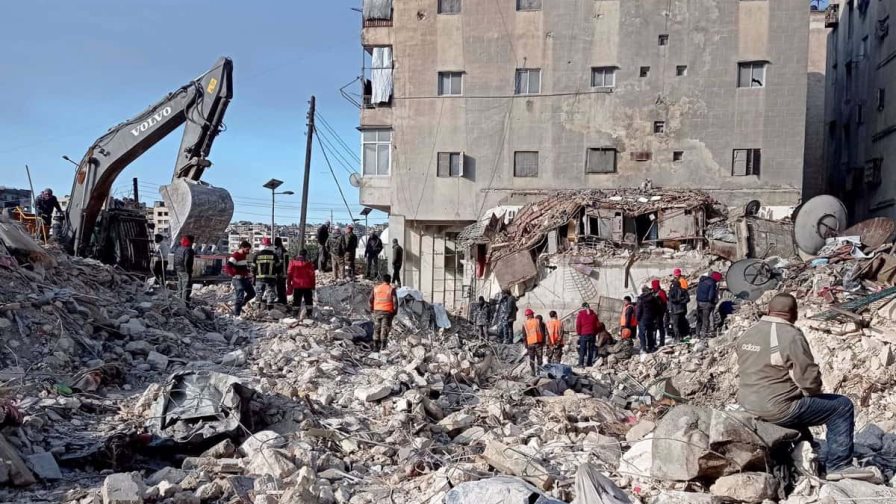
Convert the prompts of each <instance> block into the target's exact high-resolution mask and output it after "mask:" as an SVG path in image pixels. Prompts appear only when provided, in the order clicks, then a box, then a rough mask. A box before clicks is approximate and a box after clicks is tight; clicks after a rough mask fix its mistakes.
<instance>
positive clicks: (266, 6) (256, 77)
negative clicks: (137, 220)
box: [0, 0, 386, 223]
mask: <svg viewBox="0 0 896 504" xmlns="http://www.w3.org/2000/svg"><path fill="white" fill-rule="evenodd" d="M359 6H360V0H317V1H311V0H300V1H296V0H292V1H277V2H264V1H261V2H242V1H231V0H219V1H209V0H191V1H189V2H182V1H174V0H153V1H152V2H123V1H120V0H117V1H113V0H89V1H88V0H85V1H79V2H59V1H49V0H29V1H27V2H10V3H8V4H5V5H4V8H3V11H4V13H3V16H2V19H0V48H2V49H0V118H2V119H0V185H5V186H12V187H25V188H27V186H28V180H27V177H26V174H25V169H24V167H25V165H26V164H28V165H29V166H30V167H31V173H32V177H33V181H34V186H35V188H36V189H37V190H40V189H41V188H43V187H52V188H53V189H54V191H55V192H56V193H57V194H59V195H62V194H68V193H69V191H70V189H71V184H72V177H73V173H74V166H72V165H71V164H69V163H68V162H67V161H64V160H63V159H62V158H61V156H62V155H68V156H69V157H71V158H72V159H75V160H76V161H77V160H79V159H81V157H82V156H83V155H84V153H85V151H86V150H87V148H88V147H89V146H90V145H91V144H92V143H93V141H94V140H95V139H96V138H97V137H99V136H100V135H102V134H103V133H105V131H106V130H107V129H108V128H110V127H112V126H113V125H115V124H117V123H118V122H120V121H123V120H125V119H127V118H130V117H132V116H134V115H136V114H137V113H139V112H141V111H142V110H143V109H145V108H146V107H148V106H149V105H151V104H153V103H155V102H156V101H158V100H159V99H161V98H162V97H163V96H164V95H165V94H166V93H167V92H169V91H171V90H173V89H175V88H177V87H179V86H181V85H183V84H185V83H187V82H188V81H190V80H191V79H193V78H194V77H196V76H197V75H199V74H201V73H202V72H204V71H205V70H207V69H208V68H209V67H210V66H211V65H212V64H213V63H214V62H215V60H216V59H217V58H218V57H219V56H229V57H231V58H232V59H233V61H234V79H233V80H234V84H233V87H234V97H233V101H232V102H231V104H230V107H229V109H228V111H227V116H226V117H225V123H226V125H227V131H225V132H224V133H222V134H221V135H220V136H219V137H218V138H217V140H216V142H215V145H214V148H213V149H212V153H211V156H210V159H211V160H212V162H214V166H213V167H212V168H211V169H210V170H208V171H206V174H205V176H204V180H206V181H208V182H209V183H211V184H213V185H216V186H220V187H224V188H226V189H228V190H229V191H230V193H231V194H232V195H233V197H234V201H235V204H236V215H235V219H244V220H253V221H267V220H270V191H269V190H267V189H264V188H262V187H261V185H262V184H263V183H264V182H266V181H267V180H268V179H270V178H278V179H281V180H283V181H285V184H284V186H283V187H282V188H281V190H293V191H295V192H296V195H295V196H278V205H277V207H278V208H277V221H278V222H281V223H287V222H297V221H298V220H299V217H298V216H299V203H300V201H301V196H300V194H301V183H302V165H303V162H304V149H305V147H304V145H305V114H306V112H307V108H308V103H307V102H308V99H309V97H310V96H311V95H312V94H313V95H316V97H317V102H318V110H319V112H320V114H321V115H322V116H323V117H324V118H325V119H326V120H327V121H328V122H329V123H330V124H331V125H332V126H333V128H334V129H335V131H336V132H337V133H338V134H339V136H340V137H341V138H342V139H343V140H344V141H345V142H346V144H347V145H348V146H349V147H350V148H351V150H352V153H353V154H354V155H355V156H357V155H358V151H359V149H358V142H359V139H358V132H357V131H356V129H355V127H356V126H357V123H358V109H357V108H356V107H354V106H353V105H351V104H350V103H348V102H347V101H346V100H345V99H344V98H342V96H341V95H340V93H339V88H340V87H342V86H343V85H345V84H347V83H349V82H350V81H352V79H354V78H355V77H356V76H357V75H358V74H359V73H360V71H361V70H360V65H361V47H360V41H359V32H360V14H359V13H358V12H356V11H353V10H352V8H353V7H359ZM357 87H358V86H357V84H356V85H353V86H351V88H350V89H351V90H352V91H354V92H357V89H356V88H357ZM319 129H320V130H322V128H319ZM179 145H180V131H176V132H175V133H173V134H172V135H169V136H168V138H167V139H165V140H163V141H162V142H160V143H158V144H157V145H156V146H155V147H153V149H151V150H150V151H148V152H147V153H145V154H144V155H143V156H142V157H141V158H139V159H138V160H137V161H135V162H134V163H133V164H131V165H130V166H129V167H128V168H127V169H126V170H125V171H124V172H123V173H122V174H121V176H120V177H119V178H118V180H117V181H116V183H115V185H114V188H113V191H114V192H115V193H116V194H117V195H130V191H131V190H130V187H131V179H132V177H138V179H139V180H140V192H141V199H142V200H150V201H151V200H153V199H159V198H158V186H159V185H160V184H165V183H167V182H168V181H169V180H170V178H171V176H172V172H173V167H174V160H175V156H176V152H177V149H178V147H179ZM314 149H315V150H314V154H313V155H312V160H313V163H312V170H311V191H310V198H309V201H310V203H309V219H310V220H311V221H312V222H319V221H322V220H324V219H325V218H329V215H330V210H333V212H334V215H335V217H336V220H341V221H346V220H348V212H347V210H346V208H345V205H343V203H342V200H341V199H340V197H339V193H338V191H337V189H336V183H335V182H334V181H333V177H332V175H330V172H329V170H328V169H327V165H326V164H325V163H324V159H323V156H322V155H321V152H320V149H319V148H318V145H317V143H316V142H315V146H314ZM330 157H331V159H330V161H331V163H333V169H334V171H335V173H336V176H337V177H338V179H339V183H340V184H342V188H343V190H344V191H345V192H346V197H347V199H348V202H349V204H350V205H351V209H352V211H353V212H354V213H355V216H356V217H357V213H358V212H360V210H361V207H360V206H359V205H358V204H357V201H358V196H357V190H356V189H354V188H353V187H351V186H350V185H349V184H348V176H349V170H352V171H356V170H357V169H358V167H357V166H356V165H354V164H353V163H355V161H354V160H353V159H352V157H351V155H350V154H349V153H343V159H344V160H345V162H344V163H340V162H339V159H338V158H335V159H334V157H333V156H332V155H331V156H330ZM343 165H348V166H343ZM385 217H386V216H385V215H384V214H382V213H381V212H373V213H372V214H371V216H370V218H371V222H380V221H383V220H385Z"/></svg>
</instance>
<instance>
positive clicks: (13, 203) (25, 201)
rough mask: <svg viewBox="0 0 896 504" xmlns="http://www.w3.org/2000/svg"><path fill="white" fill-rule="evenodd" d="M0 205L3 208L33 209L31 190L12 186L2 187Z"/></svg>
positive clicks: (0, 189) (0, 188)
mask: <svg viewBox="0 0 896 504" xmlns="http://www.w3.org/2000/svg"><path fill="white" fill-rule="evenodd" d="M0 207H2V208H3V209H7V208H15V207H22V208H25V209H28V210H30V209H31V191H29V190H28V189H13V188H12V187H0Z"/></svg>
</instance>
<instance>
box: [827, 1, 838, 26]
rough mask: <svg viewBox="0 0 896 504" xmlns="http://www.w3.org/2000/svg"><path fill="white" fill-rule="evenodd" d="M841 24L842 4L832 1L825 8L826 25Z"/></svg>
mask: <svg viewBox="0 0 896 504" xmlns="http://www.w3.org/2000/svg"><path fill="white" fill-rule="evenodd" d="M838 24H840V5H839V4H835V3H832V4H830V5H828V8H827V9H825V10H824V27H825V28H836V27H837V25H838Z"/></svg>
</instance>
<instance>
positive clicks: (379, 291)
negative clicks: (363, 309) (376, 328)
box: [373, 284, 395, 313]
mask: <svg viewBox="0 0 896 504" xmlns="http://www.w3.org/2000/svg"><path fill="white" fill-rule="evenodd" d="M393 292H394V289H393V288H392V286H391V285H389V284H380V285H377V286H376V287H374V288H373V311H384V312H387V313H395V303H394V302H393V301H392V293H393Z"/></svg>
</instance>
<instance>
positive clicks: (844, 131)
mask: <svg viewBox="0 0 896 504" xmlns="http://www.w3.org/2000/svg"><path fill="white" fill-rule="evenodd" d="M891 13H896V0H851V1H845V0H840V1H835V0H832V1H831V3H830V5H829V6H828V9H827V18H826V23H827V26H828V27H829V28H830V29H831V33H830V35H829V36H828V56H827V79H826V82H827V88H826V94H825V99H826V106H825V116H826V121H827V123H826V129H827V131H826V140H825V155H826V159H825V161H826V163H827V165H828V168H829V173H830V178H829V181H828V184H829V186H830V188H831V190H832V193H833V194H835V195H837V196H839V197H840V198H841V199H842V200H843V201H844V203H846V205H847V208H848V209H849V211H850V218H851V220H854V221H857V220H861V219H864V218H867V217H872V216H888V217H896V164H894V163H896V103H888V101H890V102H892V101H893V100H892V98H893V96H889V97H888V96H887V95H888V94H890V95H893V94H894V93H896V86H894V83H896V35H894V36H890V23H891V21H890V14H891Z"/></svg>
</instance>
